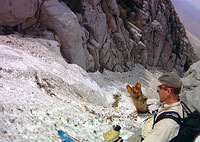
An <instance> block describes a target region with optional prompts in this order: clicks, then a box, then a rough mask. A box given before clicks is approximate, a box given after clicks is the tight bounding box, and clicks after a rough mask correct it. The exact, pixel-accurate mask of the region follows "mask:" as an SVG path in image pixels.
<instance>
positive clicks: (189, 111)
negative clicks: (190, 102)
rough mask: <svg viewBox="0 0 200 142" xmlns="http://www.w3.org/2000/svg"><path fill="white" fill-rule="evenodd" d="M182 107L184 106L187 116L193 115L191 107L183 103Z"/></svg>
mask: <svg viewBox="0 0 200 142" xmlns="http://www.w3.org/2000/svg"><path fill="white" fill-rule="evenodd" d="M181 105H182V107H183V109H184V110H185V111H186V113H187V115H189V114H192V111H191V110H190V109H189V107H188V106H187V105H186V104H185V103H184V102H183V101H181ZM183 114H184V113H183Z"/></svg>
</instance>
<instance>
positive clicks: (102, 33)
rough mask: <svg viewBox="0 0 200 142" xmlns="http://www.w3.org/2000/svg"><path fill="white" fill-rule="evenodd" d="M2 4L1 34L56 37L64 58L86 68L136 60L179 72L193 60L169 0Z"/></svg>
mask: <svg viewBox="0 0 200 142" xmlns="http://www.w3.org/2000/svg"><path fill="white" fill-rule="evenodd" d="M0 4H1V9H0V13H1V20H0V27H1V28H0V31H1V33H2V34H10V33H15V32H18V33H21V34H23V36H27V35H31V36H32V37H43V38H47V39H51V40H57V41H58V42H59V43H60V48H61V54H62V55H63V57H64V58H65V59H66V61H67V62H69V63H75V64H78V65H79V66H81V67H82V68H83V69H85V70H87V71H97V70H99V71H102V70H103V69H107V70H111V71H120V72H123V71H128V70H131V69H132V68H133V67H134V64H135V63H140V64H143V65H144V66H146V67H148V66H156V67H160V68H161V69H164V70H167V71H172V70H174V71H176V72H177V73H178V74H180V75H182V74H183V73H184V72H185V71H186V70H187V69H188V68H189V66H190V65H191V64H192V63H193V62H194V61H196V58H195V54H194V51H193V48H192V46H191V44H190V42H189V40H188V39H187V37H186V32H185V29H184V27H183V25H182V24H181V22H180V20H179V17H178V16H177V14H176V12H175V10H174V7H173V5H172V3H171V1H170V0H161V1H158V0H155V1H149V0H131V1H127V0H118V1H116V0H109V1H105V0H83V1H81V0H74V1H67V0H45V1H44V0H32V1H30V0H29V1H24V0H18V1H17V2H16V1H14V0H9V1H6V2H4V1H3V0H1V1H0ZM19 5H20V8H18V7H19Z"/></svg>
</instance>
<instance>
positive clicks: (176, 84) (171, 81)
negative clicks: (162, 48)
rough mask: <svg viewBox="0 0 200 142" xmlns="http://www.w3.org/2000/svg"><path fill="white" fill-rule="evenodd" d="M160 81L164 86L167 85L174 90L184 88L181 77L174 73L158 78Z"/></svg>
mask: <svg viewBox="0 0 200 142" xmlns="http://www.w3.org/2000/svg"><path fill="white" fill-rule="evenodd" d="M158 81H159V82H160V83H162V84H163V85H166V86H168V87H172V88H181V86H182V81H181V79H180V77H179V76H178V75H177V74H175V73H173V72H169V73H164V74H163V75H161V76H160V77H159V78H158Z"/></svg>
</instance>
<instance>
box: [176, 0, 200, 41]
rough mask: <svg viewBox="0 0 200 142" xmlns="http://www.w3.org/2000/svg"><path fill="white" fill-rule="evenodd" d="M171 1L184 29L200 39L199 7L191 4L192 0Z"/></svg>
mask: <svg viewBox="0 0 200 142" xmlns="http://www.w3.org/2000/svg"><path fill="white" fill-rule="evenodd" d="M172 2H173V4H174V6H175V9H176V11H177V13H178V15H179V17H180V19H181V21H182V22H183V24H184V26H185V27H186V29H187V30H188V31H189V32H191V33H192V34H194V35H195V36H197V38H199V39H200V28H199V27H200V9H198V8H196V7H197V6H196V7H195V6H194V5H192V1H191V2H188V1H187V0H172ZM199 7H200V5H199Z"/></svg>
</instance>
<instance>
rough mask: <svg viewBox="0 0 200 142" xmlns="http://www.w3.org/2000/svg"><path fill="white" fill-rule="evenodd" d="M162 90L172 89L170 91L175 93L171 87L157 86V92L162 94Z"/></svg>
mask: <svg viewBox="0 0 200 142" xmlns="http://www.w3.org/2000/svg"><path fill="white" fill-rule="evenodd" d="M161 89H163V90H167V89H170V90H172V91H174V89H173V88H170V87H168V86H165V85H159V86H157V92H160V90H161Z"/></svg>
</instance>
